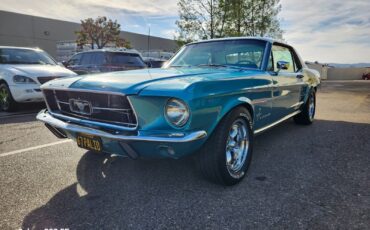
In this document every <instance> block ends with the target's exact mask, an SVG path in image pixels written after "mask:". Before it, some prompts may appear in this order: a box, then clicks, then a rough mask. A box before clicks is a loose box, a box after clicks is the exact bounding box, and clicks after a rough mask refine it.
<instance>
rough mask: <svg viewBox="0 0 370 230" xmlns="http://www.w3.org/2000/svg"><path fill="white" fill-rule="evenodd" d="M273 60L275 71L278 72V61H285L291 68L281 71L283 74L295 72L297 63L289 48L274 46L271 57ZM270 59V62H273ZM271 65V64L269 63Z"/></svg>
mask: <svg viewBox="0 0 370 230" xmlns="http://www.w3.org/2000/svg"><path fill="white" fill-rule="evenodd" d="M270 58H271V59H272V60H273V67H274V71H277V69H278V68H277V63H278V61H285V62H288V63H289V67H288V69H286V70H281V72H291V73H293V72H295V71H296V67H295V62H294V58H293V55H292V53H291V52H290V50H289V48H287V47H283V46H277V45H274V46H272V57H270ZM271 59H270V61H271ZM269 65H270V63H269Z"/></svg>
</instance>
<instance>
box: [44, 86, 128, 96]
mask: <svg viewBox="0 0 370 230" xmlns="http://www.w3.org/2000/svg"><path fill="white" fill-rule="evenodd" d="M41 90H53V91H55V90H57V91H72V92H83V93H100V94H112V95H120V96H126V94H124V93H120V92H111V91H102V90H90V89H79V88H57V87H42V88H41Z"/></svg>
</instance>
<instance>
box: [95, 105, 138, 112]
mask: <svg viewBox="0 0 370 230" xmlns="http://www.w3.org/2000/svg"><path fill="white" fill-rule="evenodd" d="M92 108H93V110H94V109H98V110H111V111H118V112H120V111H121V112H125V111H126V112H127V111H130V110H131V109H116V108H103V107H94V106H93V107H92Z"/></svg>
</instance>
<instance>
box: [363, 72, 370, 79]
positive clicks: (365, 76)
mask: <svg viewBox="0 0 370 230" xmlns="http://www.w3.org/2000/svg"><path fill="white" fill-rule="evenodd" d="M362 79H363V80H370V73H364V74H362Z"/></svg>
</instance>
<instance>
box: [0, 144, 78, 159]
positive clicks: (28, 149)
mask: <svg viewBox="0 0 370 230" xmlns="http://www.w3.org/2000/svg"><path fill="white" fill-rule="evenodd" d="M71 141H72V140H63V141H56V142H53V143H49V144H44V145H38V146H34V147H29V148H25V149H19V150H15V151H11V152H7V153H0V157H5V156H10V155H14V154H18V153H23V152H27V151H31V150H36V149H42V148H46V147H49V146H53V145H60V144H63V143H67V142H71Z"/></svg>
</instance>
